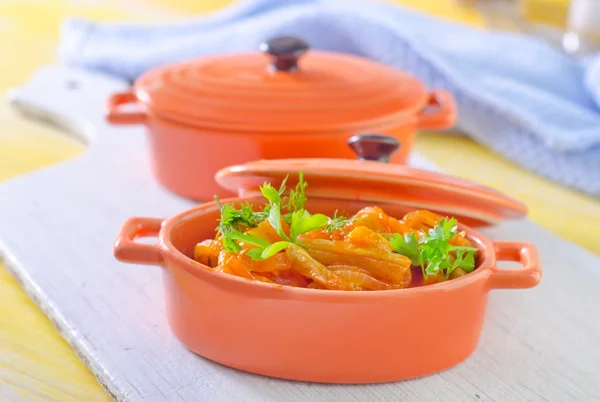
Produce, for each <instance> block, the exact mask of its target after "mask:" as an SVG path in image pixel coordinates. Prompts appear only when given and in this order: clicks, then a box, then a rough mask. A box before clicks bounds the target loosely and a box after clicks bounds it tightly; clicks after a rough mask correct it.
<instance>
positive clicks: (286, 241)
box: [217, 172, 329, 260]
mask: <svg viewBox="0 0 600 402" xmlns="http://www.w3.org/2000/svg"><path fill="white" fill-rule="evenodd" d="M287 179H288V177H287V176H286V178H285V179H284V180H283V182H282V184H281V186H280V187H279V189H276V188H275V187H273V186H272V185H271V184H270V183H265V184H264V185H262V186H261V187H260V191H261V193H262V195H263V197H265V198H266V199H267V201H268V204H267V205H266V206H265V207H264V208H263V210H262V211H260V212H254V211H253V209H252V205H251V204H244V205H242V206H241V208H240V209H236V208H235V207H234V206H232V205H229V204H226V205H220V203H219V202H218V199H217V205H218V206H219V208H220V210H221V219H220V224H219V226H218V228H217V229H218V230H219V231H220V233H221V237H222V241H223V245H224V246H225V250H227V251H228V252H230V253H237V252H239V251H241V250H242V246H241V245H240V244H239V242H244V243H248V244H251V245H253V246H255V248H252V249H250V250H249V251H248V255H249V256H250V257H251V258H252V259H253V260H264V259H266V258H269V257H272V256H273V255H275V254H277V253H278V252H280V251H282V250H284V249H285V248H287V247H288V246H289V245H290V244H292V243H294V244H298V245H300V246H302V247H307V246H306V245H305V244H303V243H302V242H300V241H299V240H298V236H300V235H301V234H304V233H306V232H310V231H312V230H316V229H321V228H324V227H325V226H327V225H328V223H329V218H328V217H327V216H325V215H323V214H314V215H313V214H310V213H309V212H308V211H307V210H306V209H304V206H305V204H306V199H307V198H306V194H305V190H306V187H307V183H306V182H305V181H304V174H303V173H302V172H301V173H300V175H299V180H298V184H297V185H296V187H295V188H294V189H292V190H291V191H290V195H289V197H283V194H284V192H285V189H286V182H287ZM282 209H285V210H286V211H287V213H286V214H282ZM264 220H267V221H268V222H269V224H270V225H271V226H272V227H273V229H275V232H277V234H278V235H279V236H280V237H281V238H282V239H283V240H281V241H278V242H275V243H272V244H271V243H269V241H268V240H265V239H263V238H261V237H259V236H254V235H251V234H248V233H244V232H243V231H244V230H247V229H250V228H253V227H256V226H258V224H259V223H260V222H262V221H264ZM282 221H283V222H285V223H287V224H288V225H289V235H288V234H287V233H286V231H285V230H284V228H283V224H282Z"/></svg>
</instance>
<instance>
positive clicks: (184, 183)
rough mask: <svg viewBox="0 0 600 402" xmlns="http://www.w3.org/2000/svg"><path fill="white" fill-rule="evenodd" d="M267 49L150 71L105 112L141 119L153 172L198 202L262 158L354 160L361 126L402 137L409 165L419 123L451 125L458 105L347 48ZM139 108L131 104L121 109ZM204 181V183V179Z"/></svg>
mask: <svg viewBox="0 0 600 402" xmlns="http://www.w3.org/2000/svg"><path fill="white" fill-rule="evenodd" d="M261 50H262V51H261V52H259V51H256V52H250V53H240V54H227V55H218V56H211V57H202V58H199V59H195V60H187V61H183V62H178V63H173V64H170V65H167V66H163V67H160V68H156V69H153V70H151V71H148V72H147V73H145V74H143V75H142V76H140V77H139V78H138V79H137V80H136V82H135V83H134V85H133V87H132V89H131V90H130V91H128V92H123V93H116V94H114V95H113V96H112V97H111V98H110V99H109V102H108V111H107V119H108V121H109V122H110V123H112V124H116V125H122V124H143V125H144V126H145V128H146V131H147V134H148V139H149V145H150V152H151V161H152V167H153V173H154V175H155V177H156V178H157V180H158V181H159V182H160V183H162V184H163V185H164V186H165V187H166V188H168V189H169V190H171V191H173V192H175V193H177V194H179V195H182V196H184V197H189V198H192V199H196V200H210V199H212V196H213V194H218V195H220V196H226V195H234V194H233V193H231V192H229V193H228V192H227V191H226V190H225V189H223V188H221V187H219V186H218V185H217V184H216V183H215V182H214V180H213V178H214V175H215V173H216V172H217V171H218V170H219V169H222V168H224V167H226V166H231V165H234V164H240V163H246V162H250V161H253V160H260V159H284V158H352V153H351V152H350V150H349V149H348V147H347V146H346V141H347V140H348V138H349V137H351V136H352V135H354V134H356V133H363V132H378V133H383V134H387V135H389V136H393V137H395V138H396V139H397V140H399V141H400V142H401V143H402V147H401V149H400V151H399V152H398V153H396V154H395V155H394V157H393V158H392V160H391V162H392V163H403V162H404V161H405V160H406V158H407V156H408V154H409V151H410V149H411V146H412V142H413V135H414V133H415V131H416V130H417V129H446V128H449V127H451V126H452V125H453V124H454V122H455V119H456V106H455V103H454V100H453V99H452V97H451V96H450V95H449V94H448V93H447V92H445V91H435V90H434V91H428V90H427V89H426V88H425V86H424V85H423V84H422V82H421V81H419V80H418V79H416V78H415V77H413V76H411V75H409V74H407V73H406V72H403V71H400V70H397V69H393V68H390V67H388V66H385V65H382V64H379V63H376V62H373V61H371V60H368V59H365V58H362V57H358V56H355V55H350V54H341V53H333V52H324V51H316V50H314V51H313V50H310V51H309V49H308V45H307V44H306V43H304V42H303V41H302V40H300V39H297V38H289V37H283V38H274V39H272V40H269V41H267V42H265V43H264V44H263V45H262V47H261ZM128 104H131V105H130V106H135V110H133V111H132V110H131V109H130V110H126V109H125V108H124V106H127V105H128ZM198 183H205V184H204V185H202V186H199V185H198Z"/></svg>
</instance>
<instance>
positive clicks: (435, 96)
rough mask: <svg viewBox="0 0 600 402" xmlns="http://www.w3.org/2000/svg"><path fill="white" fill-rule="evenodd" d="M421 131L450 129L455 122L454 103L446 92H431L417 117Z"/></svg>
mask: <svg viewBox="0 0 600 402" xmlns="http://www.w3.org/2000/svg"><path fill="white" fill-rule="evenodd" d="M417 118H418V122H417V126H418V127H419V128H422V129H426V130H427V129H444V128H450V127H452V126H453V125H454V123H455V122H456V103H455V102H454V99H453V98H452V95H450V93H449V92H447V91H433V92H431V93H430V94H429V100H428V101H427V104H426V105H425V108H424V109H423V110H421V112H420V113H419V114H418V116H417Z"/></svg>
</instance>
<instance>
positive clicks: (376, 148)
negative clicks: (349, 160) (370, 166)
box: [348, 134, 400, 163]
mask: <svg viewBox="0 0 600 402" xmlns="http://www.w3.org/2000/svg"><path fill="white" fill-rule="evenodd" d="M348 145H349V146H350V148H352V150H353V151H354V153H355V154H356V156H357V158H358V160H366V161H377V162H385V163H387V162H389V161H390V157H391V156H392V154H393V153H394V152H396V150H398V148H400V141H398V140H397V139H395V138H394V137H389V136H387V135H380V134H360V135H355V136H352V137H350V139H349V140H348Z"/></svg>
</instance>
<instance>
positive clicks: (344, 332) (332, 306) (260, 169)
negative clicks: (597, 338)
mask: <svg viewBox="0 0 600 402" xmlns="http://www.w3.org/2000/svg"><path fill="white" fill-rule="evenodd" d="M368 140H369V141H370V143H371V145H372V144H373V142H375V143H377V141H379V145H381V146H382V148H386V146H387V145H386V144H383V145H382V144H381V141H380V140H381V138H379V139H377V138H375V139H373V138H370V139H368ZM369 141H367V143H369ZM358 142H359V143H361V141H358ZM362 144H363V145H365V143H364V141H363V142H362ZM358 148H360V149H367V148H369V147H367V146H365V147H362V148H361V147H358ZM369 149H371V150H372V149H373V147H371V148H369ZM363 159H366V158H363ZM371 159H374V158H371ZM298 171H302V172H304V176H305V178H306V181H307V182H308V183H309V186H308V187H307V189H306V195H307V197H308V201H307V204H306V205H307V209H309V210H310V211H313V212H318V213H324V214H329V215H332V214H333V213H334V211H335V210H344V211H348V212H350V213H354V212H356V211H358V210H359V209H361V208H363V207H366V206H374V205H376V206H380V207H381V208H383V209H384V210H385V211H386V212H387V213H388V214H389V215H391V216H397V217H400V216H402V215H404V214H405V213H406V212H409V211H412V210H415V209H425V208H426V209H430V210H432V211H434V212H436V213H438V214H441V215H444V216H453V217H456V218H457V219H458V221H459V222H461V223H459V225H458V230H460V231H461V232H462V231H464V232H465V233H466V238H467V239H468V240H469V241H470V244H472V245H473V246H474V247H476V248H477V249H478V257H477V261H476V269H475V270H473V271H472V272H470V273H468V274H466V275H464V276H461V277H459V278H457V279H452V280H449V281H445V282H440V283H436V284H432V285H424V286H421V287H414V288H404V289H395V290H376V291H343V290H323V289H311V288H297V287H292V286H282V285H279V284H273V283H265V282H260V281H255V280H250V279H245V278H241V277H238V276H235V275H231V274H228V273H224V272H218V271H215V270H213V269H211V268H209V267H208V266H206V265H203V264H201V263H199V262H197V261H195V260H194V259H193V254H194V247H195V245H196V244H197V243H198V242H199V241H201V240H204V239H209V238H213V237H214V236H215V227H216V225H217V220H218V218H219V217H220V210H219V207H218V205H217V203H215V202H208V203H205V204H202V205H199V206H197V207H195V208H192V209H190V210H188V211H185V212H182V213H181V214H179V215H177V216H175V217H172V218H169V219H166V220H163V219H156V218H140V217H135V218H131V219H129V220H128V221H127V222H125V224H124V225H123V228H122V231H121V233H120V234H119V235H118V238H117V240H116V243H115V248H114V253H115V256H116V258H117V259H119V260H121V261H124V262H128V263H135V264H148V265H158V266H161V267H162V268H163V278H164V285H165V295H166V306H167V309H166V310H167V315H168V320H169V324H170V327H171V329H172V331H173V333H174V334H175V336H176V337H177V338H178V339H179V340H180V341H181V342H182V343H183V344H184V345H185V346H187V347H188V348H189V349H190V350H192V351H194V352H195V353H197V354H199V355H200V356H203V357H205V358H207V359H210V360H213V361H215V362H218V363H221V364H224V365H227V366H230V367H233V368H237V369H240V370H245V371H248V372H252V373H257V374H262V375H266V376H272V377H278V378H285V379H292V380H301V381H311V382H324V383H375V382H388V381H397V380H404V379H409V378H415V377H420V376H425V375H428V374H432V373H435V372H438V371H441V370H444V369H447V368H449V367H452V366H454V365H456V364H458V363H460V362H461V361H463V360H464V359H466V358H467V357H468V356H469V355H470V354H471V353H472V352H473V351H474V349H475V348H476V347H477V345H478V342H479V336H480V332H481V329H482V326H483V323H484V317H485V310H486V305H487V298H488V292H489V291H490V290H493V289H520V288H530V287H534V286H536V285H537V284H538V283H539V281H540V280H541V266H540V262H539V259H538V255H537V251H536V249H535V247H534V246H533V245H531V244H528V243H520V242H504V241H503V242H496V241H490V240H489V239H487V238H486V237H485V236H483V235H482V234H480V233H478V232H477V231H476V230H474V229H472V228H471V227H470V226H472V227H477V226H484V225H489V224H493V223H497V222H499V221H501V220H506V219H519V218H522V217H523V216H524V215H525V213H526V210H525V207H524V206H523V205H522V204H521V203H519V202H517V201H515V200H512V199H510V198H507V197H505V196H504V195H502V194H499V193H497V192H495V191H493V190H491V189H488V188H485V187H481V186H478V185H475V184H472V183H469V182H466V181H463V180H458V179H455V178H451V177H447V176H444V175H441V174H437V173H432V172H426V171H420V170H416V169H412V168H409V167H407V166H405V165H393V164H385V163H380V162H375V161H369V160H361V161H353V160H334V159H298V160H273V161H256V162H251V163H247V164H243V165H238V166H232V167H228V168H226V169H223V170H221V171H220V172H219V173H218V174H217V175H216V181H217V182H218V183H219V184H220V185H221V186H223V187H225V188H226V189H228V190H230V191H237V192H238V194H239V197H237V198H232V199H228V200H222V201H221V202H222V203H223V204H225V203H229V202H234V201H244V202H249V203H252V204H259V203H264V199H263V198H262V197H261V196H260V192H259V190H258V186H259V185H262V184H263V183H264V182H265V181H266V182H269V183H272V184H273V186H275V188H277V187H278V185H279V184H280V183H281V182H282V180H283V179H284V177H285V176H286V175H288V174H289V179H290V181H289V182H288V183H289V185H290V186H292V187H293V185H294V184H295V183H294V179H295V178H296V177H297V176H296V173H297V172H298ZM465 223H466V224H468V225H469V226H465ZM141 236H156V237H157V238H158V242H157V243H155V244H145V243H140V242H136V241H135V240H136V238H138V237H141ZM498 261H517V262H520V263H521V264H522V265H523V267H522V269H500V268H498V267H497V265H496V264H497V262H498ZM483 347H485V346H483Z"/></svg>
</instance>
